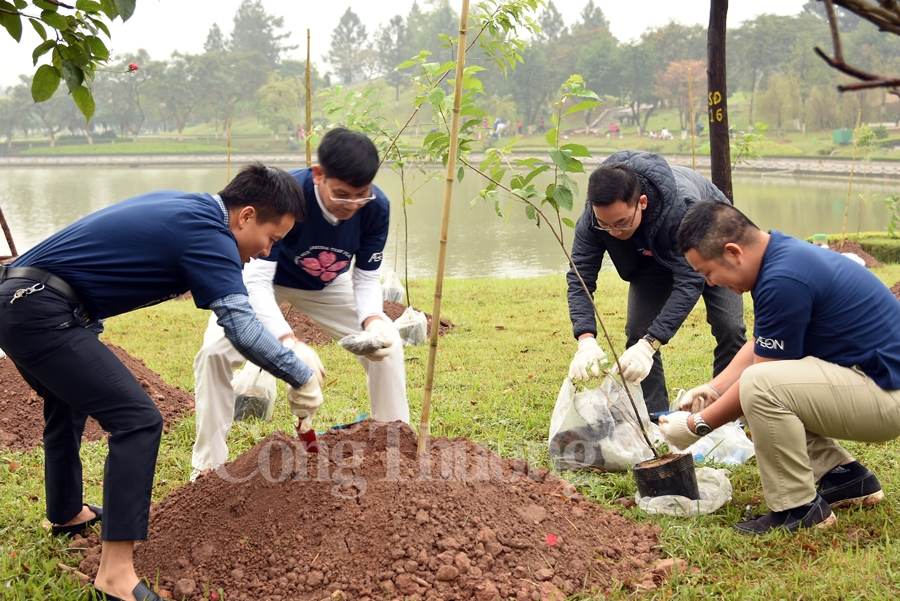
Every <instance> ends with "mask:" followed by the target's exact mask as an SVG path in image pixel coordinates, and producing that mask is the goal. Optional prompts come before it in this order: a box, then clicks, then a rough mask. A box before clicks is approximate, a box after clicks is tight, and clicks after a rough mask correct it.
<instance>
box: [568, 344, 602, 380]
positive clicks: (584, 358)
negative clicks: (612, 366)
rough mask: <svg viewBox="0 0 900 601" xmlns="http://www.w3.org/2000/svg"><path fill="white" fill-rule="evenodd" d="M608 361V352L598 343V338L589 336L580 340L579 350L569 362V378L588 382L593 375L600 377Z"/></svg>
mask: <svg viewBox="0 0 900 601" xmlns="http://www.w3.org/2000/svg"><path fill="white" fill-rule="evenodd" d="M606 363H608V361H607V360H606V353H604V352H603V349H601V348H600V346H599V345H598V344H597V339H596V338H594V337H593V336H587V337H585V338H582V339H581V340H579V341H578V351H577V352H576V353H575V357H574V358H573V359H572V363H570V364H569V379H570V380H582V381H584V382H587V381H588V380H590V379H591V376H594V377H599V376H600V368H601V367H603V366H604V365H605V364H606Z"/></svg>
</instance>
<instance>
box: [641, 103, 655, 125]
mask: <svg viewBox="0 0 900 601" xmlns="http://www.w3.org/2000/svg"><path fill="white" fill-rule="evenodd" d="M657 106H659V101H658V100H657V101H656V102H654V103H653V106H651V107H650V108H649V109H648V110H647V112H646V113H644V127H642V128H641V131H642V132H644V131H647V122H648V121H650V116H651V115H652V114H653V112H654V111H655V110H656V107H657Z"/></svg>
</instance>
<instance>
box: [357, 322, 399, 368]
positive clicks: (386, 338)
mask: <svg viewBox="0 0 900 601" xmlns="http://www.w3.org/2000/svg"><path fill="white" fill-rule="evenodd" d="M395 332H396V329H395V328H394V326H393V325H391V324H389V323H387V322H386V321H384V320H383V319H373V320H372V321H370V322H369V325H367V326H366V333H367V334H371V335H373V336H376V337H377V338H378V339H379V340H380V341H381V348H380V349H378V350H377V351H375V352H372V353H369V354H368V355H364V356H365V358H366V359H370V360H371V361H381V360H382V359H384V358H385V357H387V356H388V355H390V354H391V345H392V344H394V333H395Z"/></svg>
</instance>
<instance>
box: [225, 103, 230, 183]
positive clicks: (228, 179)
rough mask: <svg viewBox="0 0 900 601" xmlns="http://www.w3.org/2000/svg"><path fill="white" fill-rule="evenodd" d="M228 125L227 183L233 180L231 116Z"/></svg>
mask: <svg viewBox="0 0 900 601" xmlns="http://www.w3.org/2000/svg"><path fill="white" fill-rule="evenodd" d="M226 127H227V129H228V161H227V167H226V171H225V183H226V184H227V183H228V182H230V181H231V117H229V118H228V123H227V125H226Z"/></svg>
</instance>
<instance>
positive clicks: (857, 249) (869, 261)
mask: <svg viewBox="0 0 900 601" xmlns="http://www.w3.org/2000/svg"><path fill="white" fill-rule="evenodd" d="M828 248H830V249H831V250H833V251H835V252H839V253H856V255H858V256H859V258H860V259H862V260H863V261H865V262H866V267H868V268H869V269H872V268H873V267H881V262H880V261H879V260H878V259H876V258H875V257H873V256H872V255H870V254H869V253H867V252H866V251H864V250H863V249H862V247H861V246H860V245H859V243H857V242H855V241H853V240H844V245H843V247H841V243H840V242H831V243H829V244H828Z"/></svg>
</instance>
